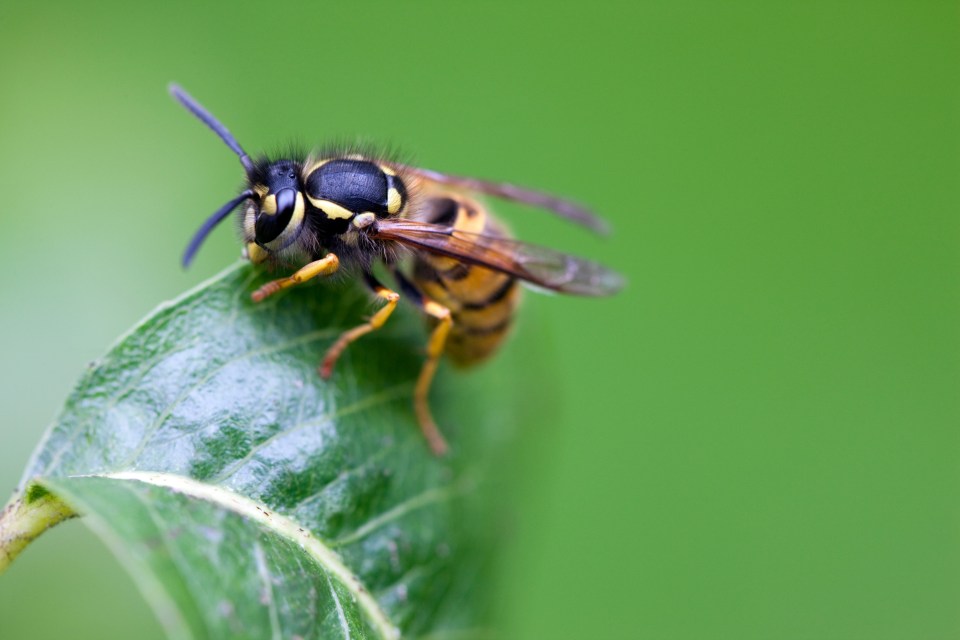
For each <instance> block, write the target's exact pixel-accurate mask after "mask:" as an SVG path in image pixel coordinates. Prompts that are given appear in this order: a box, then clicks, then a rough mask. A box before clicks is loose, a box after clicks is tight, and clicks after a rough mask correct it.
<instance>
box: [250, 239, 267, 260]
mask: <svg viewBox="0 0 960 640" xmlns="http://www.w3.org/2000/svg"><path fill="white" fill-rule="evenodd" d="M244 253H245V254H246V255H245V256H244V257H245V258H246V259H247V260H249V261H250V262H252V263H253V264H260V263H261V262H263V261H264V260H266V259H267V256H268V255H269V254H268V253H267V252H266V251H264V250H263V249H262V248H260V245H258V244H257V243H255V242H249V243H247V248H246V251H245V252H244Z"/></svg>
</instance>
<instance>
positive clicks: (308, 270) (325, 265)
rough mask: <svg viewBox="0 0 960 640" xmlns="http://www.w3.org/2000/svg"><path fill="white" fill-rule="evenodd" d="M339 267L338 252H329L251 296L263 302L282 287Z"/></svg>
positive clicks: (273, 281)
mask: <svg viewBox="0 0 960 640" xmlns="http://www.w3.org/2000/svg"><path fill="white" fill-rule="evenodd" d="M339 268H340V259H339V258H337V256H336V254H333V253H328V254H327V255H326V256H324V257H323V258H321V259H319V260H314V261H313V262H311V263H310V264H308V265H306V266H304V267H301V268H300V269H298V270H297V272H296V273H294V274H293V275H292V276H290V277H288V278H279V279H277V280H271V281H270V282H268V283H266V284H265V285H263V286H262V287H260V288H259V289H257V290H256V291H254V292H253V293H252V294H250V297H251V298H253V301H254V302H262V301H263V300H264V299H265V298H268V297H270V296H272V295H273V294H275V293H277V292H278V291H280V290H282V289H286V288H288V287H292V286H294V285H297V284H301V283H303V282H306V281H307V280H311V279H313V278H316V277H318V276H328V275H330V274H331V273H333V272H334V271H336V270H337V269H339Z"/></svg>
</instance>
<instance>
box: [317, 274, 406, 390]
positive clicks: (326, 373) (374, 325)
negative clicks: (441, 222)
mask: <svg viewBox="0 0 960 640" xmlns="http://www.w3.org/2000/svg"><path fill="white" fill-rule="evenodd" d="M363 275H364V278H365V279H366V281H367V285H369V286H370V288H371V289H373V291H374V293H376V294H377V297H378V298H380V299H382V300H386V301H387V304H386V305H384V306H383V308H381V309H380V310H379V311H377V312H376V313H375V314H373V315H372V316H371V317H370V319H369V320H367V321H366V322H364V323H363V324H361V325H360V326H358V327H354V328H353V329H350V330H349V331H344V332H343V333H342V334H340V337H339V338H338V339H337V341H336V342H334V343H333V346H331V347H330V348H329V349H327V353H326V355H324V356H323V363H322V364H321V365H320V377H322V378H323V379H327V378H329V377H330V376H331V375H332V374H333V365H335V364H336V363H337V358H339V357H340V354H341V353H343V350H344V349H346V348H347V345H349V344H350V343H351V342H353V341H354V340H356V339H357V338H359V337H361V336H365V335H367V334H368V333H370V332H371V331H376V330H377V329H379V328H380V327H382V326H383V324H384V323H385V322H386V321H387V318H389V317H390V314H392V313H393V310H394V309H396V308H397V301H398V300H399V299H400V294H399V293H397V292H396V291H391V290H390V289H387V288H386V287H385V286H383V285H382V284H380V283H379V282H377V279H376V278H374V277H373V276H372V275H370V274H369V273H364V274H363Z"/></svg>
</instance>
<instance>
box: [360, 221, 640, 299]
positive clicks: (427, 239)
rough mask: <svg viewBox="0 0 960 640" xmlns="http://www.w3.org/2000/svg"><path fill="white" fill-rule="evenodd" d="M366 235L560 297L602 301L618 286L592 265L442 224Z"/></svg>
mask: <svg viewBox="0 0 960 640" xmlns="http://www.w3.org/2000/svg"><path fill="white" fill-rule="evenodd" d="M372 235H373V237H374V238H377V239H380V240H393V241H395V242H399V243H401V244H404V245H406V246H408V247H413V248H415V249H420V250H423V251H427V252H430V253H434V254H437V255H441V256H447V257H449V258H456V259H458V260H462V261H463V262H466V263H468V264H473V265H477V266H480V267H486V268H488V269H493V270H494V271H500V272H503V273H507V274H510V275H512V276H515V277H517V278H520V279H521V280H526V281H527V282H531V283H533V284H535V285H538V286H540V287H543V288H545V289H550V290H552V291H559V292H561V293H572V294H575V295H581V296H606V295H612V294H614V293H616V292H617V291H619V290H620V289H621V288H622V287H623V284H624V281H623V278H622V277H621V276H620V275H619V274H617V273H615V272H613V271H610V270H609V269H607V268H606V267H603V266H601V265H599V264H597V263H596V262H590V261H589V260H581V259H580V258H575V257H573V256H568V255H566V254H564V253H560V252H559V251H553V250H552V249H547V248H545V247H539V246H536V245H532V244H526V243H524V242H517V241H516V240H511V239H509V238H503V237H499V236H490V235H484V234H478V233H466V232H463V231H456V230H454V229H453V228H452V227H447V226H443V225H437V224H429V223H426V222H417V221H414V220H403V219H389V218H388V219H384V220H378V221H377V224H376V225H375V228H374V229H373V231H372Z"/></svg>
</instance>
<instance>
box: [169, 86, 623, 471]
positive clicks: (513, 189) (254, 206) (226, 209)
mask: <svg viewBox="0 0 960 640" xmlns="http://www.w3.org/2000/svg"><path fill="white" fill-rule="evenodd" d="M170 93H171V94H172V95H173V97H174V98H175V99H176V100H177V101H179V102H180V103H181V104H182V105H183V106H184V107H186V109H187V110H188V111H190V113H192V114H193V115H194V116H196V117H197V118H198V119H199V120H200V121H201V122H203V123H204V124H205V125H206V126H207V127H209V128H210V129H211V130H213V132H214V133H216V134H217V135H218V136H219V137H220V139H221V140H222V141H223V142H224V143H226V145H227V146H228V147H229V148H230V150H231V151H233V152H234V153H235V154H236V155H237V156H238V157H239V158H240V164H241V165H243V170H244V172H245V178H246V185H245V188H243V190H242V191H241V192H240V193H239V194H238V195H237V196H236V197H234V198H232V199H231V200H229V201H228V202H227V203H226V204H224V205H223V206H221V207H220V208H219V209H218V210H217V211H216V212H215V213H214V214H213V215H211V216H210V217H209V218H208V219H207V220H206V221H205V222H204V223H203V224H202V225H201V226H200V228H199V229H198V230H197V232H196V233H195V234H194V236H193V238H192V239H191V241H190V243H189V244H188V245H187V248H186V251H185V252H184V254H183V261H182V262H183V266H184V268H186V267H187V266H189V264H190V262H191V261H192V260H193V257H194V255H195V254H196V252H197V250H198V249H199V248H200V245H201V244H202V243H203V241H204V239H205V238H206V237H207V235H208V234H209V233H210V231H211V230H213V228H214V227H216V226H217V224H219V223H220V222H221V221H222V220H224V219H225V218H226V217H227V216H229V215H230V214H231V212H233V211H234V210H235V209H236V210H238V211H239V222H240V225H239V226H240V229H241V230H242V236H243V243H244V248H243V251H242V254H243V257H244V258H246V259H247V260H249V261H250V262H252V263H253V264H265V265H267V266H269V267H272V268H285V269H295V271H294V272H293V273H292V274H291V275H289V276H287V277H284V278H279V279H276V280H272V281H270V282H267V283H266V284H264V285H263V286H261V287H260V288H258V289H257V290H256V291H254V292H253V293H252V294H251V297H252V299H253V300H254V302H261V301H262V300H264V299H266V298H268V297H269V296H272V295H274V294H276V293H277V292H279V291H282V290H284V289H287V288H289V287H292V286H295V285H298V284H302V283H304V282H307V281H308V280H312V279H313V278H317V277H321V276H329V275H331V274H333V273H335V272H337V271H338V270H344V271H348V272H351V273H354V274H358V275H359V276H360V277H361V278H362V280H363V282H364V283H365V284H366V286H367V287H369V288H370V290H371V291H372V292H373V293H374V295H375V296H376V298H378V299H379V300H380V301H382V306H381V307H380V308H379V309H378V310H377V311H376V312H375V313H373V315H372V316H370V318H369V319H368V320H367V321H366V322H363V323H362V324H359V325H358V326H356V327H354V328H353V329H350V330H348V331H345V332H344V333H343V334H342V335H341V336H340V337H339V338H338V339H337V340H336V341H335V342H334V343H333V344H332V345H331V346H330V347H329V349H328V350H327V352H326V354H325V355H324V357H323V360H322V362H321V364H320V367H319V373H320V375H321V376H322V377H323V378H324V379H327V378H329V377H330V376H331V375H332V374H333V369H334V365H335V364H336V362H337V359H338V358H339V357H340V354H342V353H343V351H344V349H346V348H347V346H348V345H349V344H350V343H352V342H354V341H355V340H357V339H359V338H361V337H362V336H364V335H366V334H368V333H370V332H372V331H376V330H377V329H379V328H381V327H382V326H383V325H384V323H385V322H386V321H387V319H388V318H389V317H390V316H391V314H393V312H394V310H395V309H396V307H397V303H398V301H399V300H400V297H401V292H402V294H403V296H404V297H406V298H407V299H408V300H410V301H411V302H412V303H413V304H414V305H416V307H417V308H418V309H419V310H420V311H421V312H422V313H423V314H424V315H425V317H426V318H427V320H428V326H429V327H430V335H429V339H428V341H427V348H426V360H425V361H424V364H423V367H422V369H421V370H420V374H419V376H418V378H417V382H416V385H415V387H414V392H413V405H414V410H415V412H416V416H417V420H418V422H419V424H420V428H421V430H422V432H423V435H424V437H425V438H426V441H427V443H428V445H429V446H430V449H431V450H432V451H433V452H434V453H435V454H436V455H442V454H444V453H445V452H446V451H447V443H446V441H445V440H444V438H443V435H442V434H441V432H440V429H439V428H438V427H437V425H436V423H435V422H434V419H433V416H432V414H431V412H430V406H429V404H428V394H429V391H430V385H431V383H432V381H433V378H434V375H435V373H436V371H437V365H438V362H439V359H440V357H441V356H442V355H444V354H446V355H447V356H448V357H449V358H450V359H451V360H452V361H453V362H454V364H457V365H460V366H469V365H472V364H476V363H478V362H480V361H482V360H484V359H486V358H487V357H489V356H490V355H492V354H493V353H494V352H495V351H496V350H497V348H498V347H499V346H500V344H501V343H502V342H503V340H504V338H505V337H506V335H507V333H508V331H509V329H510V327H511V324H512V322H513V318H514V314H515V312H516V309H517V304H518V302H519V299H520V287H519V283H520V282H521V281H523V282H526V283H529V284H531V285H534V286H535V287H539V288H542V289H547V290H550V291H556V292H560V293H569V294H575V295H584V296H602V295H610V294H613V293H615V292H617V291H618V290H619V289H620V288H621V287H622V284H623V280H622V278H621V277H620V276H619V275H618V274H616V273H615V272H613V271H610V270H608V269H606V268H605V267H603V266H601V265H599V264H597V263H595V262H591V261H588V260H583V259H580V258H575V257H573V256H570V255H566V254H563V253H559V252H557V251H553V250H551V249H547V248H544V247H540V246H536V245H531V244H526V243H523V242H518V241H516V240H513V239H511V238H510V237H509V235H508V234H507V232H506V230H505V229H504V227H503V226H502V225H501V223H500V222H498V221H497V220H496V218H494V217H493V216H491V215H490V213H489V212H488V211H487V209H486V208H485V207H484V205H483V204H482V203H481V201H480V200H479V199H478V197H479V196H480V195H482V194H487V195H491V196H495V197H499V198H504V199H507V200H513V201H516V202H520V203H523V204H527V205H531V206H536V207H540V208H544V209H548V210H550V211H552V212H554V213H555V214H557V215H559V216H561V217H563V218H566V219H568V220H571V221H573V222H575V223H578V224H581V225H583V226H586V227H588V228H590V229H593V230H594V231H598V232H605V231H606V224H605V223H604V222H603V221H602V220H601V219H599V218H597V217H596V216H595V215H594V214H593V213H591V212H590V211H589V210H587V209H585V208H584V207H582V206H580V205H578V204H575V203H573V202H570V201H568V200H563V199H560V198H556V197H554V196H551V195H548V194H545V193H541V192H538V191H533V190H529V189H523V188H520V187H517V186H514V185H511V184H506V183H496V182H487V181H483V180H477V179H474V178H467V177H463V176H456V175H449V174H444V173H438V172H436V171H431V170H428V169H420V168H416V167H413V166H408V165H405V164H401V163H398V162H392V161H389V160H385V159H383V158H380V157H376V156H375V155H373V154H363V153H353V152H350V151H343V150H339V151H331V152H316V153H313V154H310V155H302V154H290V155H289V157H284V158H279V159H273V160H271V159H269V158H267V157H265V156H263V157H260V158H258V159H251V157H250V156H249V155H248V154H247V152H246V151H244V150H243V148H242V147H241V146H240V144H239V143H238V142H237V140H236V139H235V138H234V137H233V135H232V134H231V133H230V132H229V131H228V130H227V128H226V127H224V126H223V125H222V124H221V123H220V122H219V121H218V120H217V119H216V118H214V117H213V115H211V114H210V112H208V111H207V110H206V109H204V108H203V107H202V106H201V105H200V103H199V102H197V101H196V100H195V99H194V98H193V97H191V96H190V95H189V94H188V93H187V92H186V91H184V90H183V89H182V88H180V87H179V86H177V85H171V86H170ZM378 263H379V264H382V265H383V266H384V267H385V270H386V271H387V272H388V273H389V274H390V276H391V277H392V279H393V280H394V281H395V283H396V287H397V289H399V290H400V291H399V292H398V291H394V290H393V289H390V288H388V287H387V286H385V285H383V284H382V283H381V282H380V281H379V280H377V278H376V277H374V275H373V267H374V265H375V264H378Z"/></svg>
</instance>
